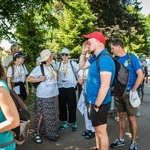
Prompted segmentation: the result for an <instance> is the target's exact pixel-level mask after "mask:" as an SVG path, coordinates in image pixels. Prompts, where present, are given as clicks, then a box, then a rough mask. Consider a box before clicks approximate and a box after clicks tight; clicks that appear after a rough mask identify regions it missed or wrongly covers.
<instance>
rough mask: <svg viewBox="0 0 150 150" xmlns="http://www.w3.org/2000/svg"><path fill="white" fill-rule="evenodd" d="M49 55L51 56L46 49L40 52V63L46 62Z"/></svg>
mask: <svg viewBox="0 0 150 150" xmlns="http://www.w3.org/2000/svg"><path fill="white" fill-rule="evenodd" d="M50 55H51V52H50V50H48V49H44V50H42V52H41V53H40V56H41V60H40V62H44V61H46V60H47V59H48V58H49V56H50Z"/></svg>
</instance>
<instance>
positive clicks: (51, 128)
mask: <svg viewBox="0 0 150 150" xmlns="http://www.w3.org/2000/svg"><path fill="white" fill-rule="evenodd" d="M41 116H42V119H41V123H40V117H41ZM35 131H36V132H40V133H42V134H45V135H46V136H47V137H48V138H49V139H55V138H56V135H57V111H56V101H55V97H51V98H39V97H36V102H35Z"/></svg>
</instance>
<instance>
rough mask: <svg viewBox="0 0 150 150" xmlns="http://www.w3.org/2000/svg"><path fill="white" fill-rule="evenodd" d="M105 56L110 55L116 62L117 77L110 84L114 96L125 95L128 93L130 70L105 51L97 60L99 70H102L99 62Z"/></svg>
mask: <svg viewBox="0 0 150 150" xmlns="http://www.w3.org/2000/svg"><path fill="white" fill-rule="evenodd" d="M103 56H110V57H111V58H112V59H113V61H114V63H115V68H116V72H115V77H114V80H113V83H112V85H110V86H111V90H112V95H113V96H114V97H123V96H124V95H125V94H126V91H127V87H128V82H129V71H128V69H127V68H126V67H125V66H124V65H123V64H121V63H120V62H118V61H117V60H116V59H115V58H114V57H112V56H111V55H109V54H108V53H104V54H101V55H100V56H99V58H98V59H97V61H96V67H97V70H98V72H99V70H100V68H99V65H98V64H99V61H100V59H101V57H103Z"/></svg>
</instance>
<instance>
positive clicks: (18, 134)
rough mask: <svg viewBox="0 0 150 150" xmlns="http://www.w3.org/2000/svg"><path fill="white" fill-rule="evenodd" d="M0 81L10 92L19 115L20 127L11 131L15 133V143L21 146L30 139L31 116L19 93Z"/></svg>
mask: <svg viewBox="0 0 150 150" xmlns="http://www.w3.org/2000/svg"><path fill="white" fill-rule="evenodd" d="M0 81H1V82H3V84H4V86H5V87H6V88H7V90H8V91H9V92H10V95H11V97H12V99H13V101H14V103H15V105H16V108H17V110H18V113H19V118H20V125H19V126H18V127H16V128H14V129H12V130H11V131H12V132H13V135H14V141H15V143H16V144H18V145H21V144H22V143H24V141H25V140H26V138H27V137H28V133H29V122H30V114H29V112H28V110H27V107H26V105H25V104H24V102H23V100H22V99H21V98H20V97H19V96H18V95H17V93H16V92H15V91H14V90H10V89H9V88H8V85H7V83H6V82H4V81H3V80H0Z"/></svg>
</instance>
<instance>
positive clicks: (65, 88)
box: [0, 32, 143, 150]
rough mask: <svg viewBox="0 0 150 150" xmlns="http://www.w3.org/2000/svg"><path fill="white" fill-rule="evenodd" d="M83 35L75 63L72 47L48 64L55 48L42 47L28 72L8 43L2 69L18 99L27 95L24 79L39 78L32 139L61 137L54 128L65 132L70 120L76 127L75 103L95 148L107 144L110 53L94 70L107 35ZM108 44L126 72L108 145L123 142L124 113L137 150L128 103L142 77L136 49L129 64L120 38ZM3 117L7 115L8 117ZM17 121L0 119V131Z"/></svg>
mask: <svg viewBox="0 0 150 150" xmlns="http://www.w3.org/2000/svg"><path fill="white" fill-rule="evenodd" d="M83 37H84V38H85V40H86V41H85V42H84V43H83V46H82V53H81V56H80V59H79V64H77V63H76V62H74V61H71V60H70V59H69V54H70V51H69V50H68V49H67V48H63V49H62V50H61V53H60V55H61V61H60V62H58V63H57V64H56V66H54V65H53V63H52V62H53V57H54V54H53V52H52V51H50V50H48V49H43V50H42V51H41V52H40V58H38V60H39V62H40V63H39V64H37V65H36V67H35V68H34V69H33V70H32V71H31V73H30V74H29V75H28V71H27V69H26V66H25V65H24V64H23V62H24V57H25V54H23V53H22V52H21V51H20V50H19V47H18V48H17V45H15V46H14V45H13V46H12V47H15V48H12V49H11V52H12V57H11V60H12V62H11V63H9V65H8V66H7V72H6V77H7V83H8V87H9V88H10V89H14V90H15V92H16V93H17V94H18V95H19V96H20V97H21V98H22V100H25V99H26V97H27V95H29V87H28V82H31V83H39V84H38V86H37V89H36V100H35V134H34V136H33V140H34V142H36V143H42V135H46V137H47V138H48V139H49V140H53V141H55V140H57V138H58V137H59V135H58V130H61V131H63V130H65V129H67V128H68V127H69V124H71V130H72V131H76V130H77V128H78V126H77V118H76V109H77V108H78V109H79V110H80V112H81V113H82V114H84V119H85V129H86V130H85V131H83V133H82V135H83V136H84V137H85V138H86V139H91V138H93V137H95V140H96V149H97V150H108V149H109V138H108V134H107V114H108V111H109V109H110V106H111V100H112V95H111V86H110V85H112V83H113V80H114V78H115V73H116V68H115V64H114V61H113V59H112V58H111V57H110V56H109V55H105V56H103V57H102V58H101V59H100V61H99V62H98V66H99V68H100V70H99V71H98V70H97V61H96V60H97V59H98V58H99V57H100V56H101V55H102V54H105V53H107V54H108V53H109V52H108V50H107V49H106V48H105V45H106V38H105V37H104V35H103V34H102V33H100V32H92V33H90V34H88V35H83ZM110 48H111V52H112V53H113V54H114V55H115V56H117V57H116V58H117V60H118V61H119V62H120V63H122V64H124V66H125V67H127V69H128V70H129V73H130V78H129V83H128V87H127V92H126V95H125V96H124V97H122V98H119V97H114V101H115V106H116V109H117V113H118V115H119V126H118V127H119V135H118V137H117V139H116V140H115V141H114V142H113V143H112V144H110V147H111V148H117V147H120V146H123V145H124V144H125V140H124V133H125V127H126V118H128V120H129V126H130V131H131V135H132V137H131V144H130V146H129V150H136V149H137V142H136V133H137V122H136V112H137V108H134V107H132V105H131V104H130V101H129V93H130V91H131V92H134V91H136V90H137V89H138V87H139V85H140V84H141V81H142V80H143V72H142V69H141V65H140V63H139V60H138V58H137V57H136V56H135V55H134V54H131V62H132V66H131V64H129V63H128V61H127V60H128V56H127V52H126V51H125V49H124V44H123V42H122V41H121V40H120V39H114V40H113V41H111V43H110ZM16 49H17V50H16ZM77 83H79V84H80V85H82V92H81V94H80V98H79V101H78V104H77V97H76V85H77ZM0 90H1V91H2V93H3V92H4V94H5V93H7V94H6V95H5V96H7V95H9V93H8V91H7V90H6V89H5V88H0ZM56 96H58V107H59V120H60V121H61V122H62V124H61V125H60V126H59V127H58V121H57V109H56ZM1 98H2V99H3V95H2V94H0V108H1V109H0V111H1V110H2V112H3V110H4V112H3V113H4V114H0V115H4V116H5V115H6V116H7V115H8V119H9V118H10V119H11V120H13V119H12V117H11V116H9V115H12V114H10V112H8V114H7V111H8V110H7V107H6V106H5V107H4V108H3V106H4V105H5V103H4V102H3V101H1ZM9 99H10V97H9V96H8V102H9V101H11V100H9ZM11 103H13V102H11ZM7 104H8V103H7ZM5 109H6V110H5ZM9 111H11V109H10V110H9ZM5 113H6V114H5ZM17 115H18V114H17V112H16V113H14V116H15V117H16V116H17ZM17 117H18V116H17ZM17 117H16V118H17ZM0 119H1V118H0ZM4 120H7V117H6V119H4ZM4 122H6V121H4ZM6 123H7V122H6ZM6 123H5V124H6ZM16 125H18V121H16V124H14V125H13V126H9V127H8V128H7V127H4V125H3V122H2V123H0V136H1V132H4V131H6V130H9V129H11V128H12V127H14V126H16ZM1 126H2V127H1ZM6 126H8V125H6ZM3 128H4V129H3ZM0 146H1V141H0Z"/></svg>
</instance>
